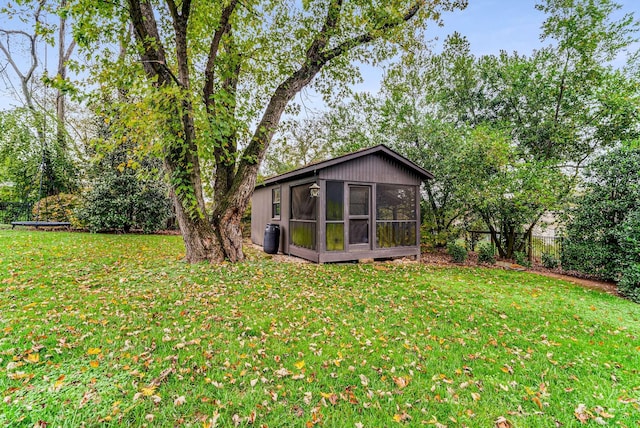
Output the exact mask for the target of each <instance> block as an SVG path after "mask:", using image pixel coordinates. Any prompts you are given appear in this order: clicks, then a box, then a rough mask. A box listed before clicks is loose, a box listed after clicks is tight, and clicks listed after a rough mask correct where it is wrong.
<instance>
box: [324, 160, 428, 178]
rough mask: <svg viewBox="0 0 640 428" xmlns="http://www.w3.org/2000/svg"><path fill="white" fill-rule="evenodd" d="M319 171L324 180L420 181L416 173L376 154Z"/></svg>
mask: <svg viewBox="0 0 640 428" xmlns="http://www.w3.org/2000/svg"><path fill="white" fill-rule="evenodd" d="M319 173H320V174H319V176H320V178H321V179H324V180H340V181H351V182H362V183H386V184H407V185H419V184H420V183H421V182H422V180H421V179H420V177H418V175H417V174H413V173H411V172H410V171H408V170H407V169H406V168H405V167H404V166H402V165H400V164H398V163H396V162H393V161H392V160H390V159H388V158H385V157H382V156H380V155H377V154H375V155H371V156H363V157H361V158H358V159H353V160H351V161H348V162H345V163H341V164H338V165H334V166H331V167H329V168H326V169H323V170H321V171H319Z"/></svg>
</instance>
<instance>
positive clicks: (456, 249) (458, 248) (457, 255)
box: [447, 242, 467, 263]
mask: <svg viewBox="0 0 640 428" xmlns="http://www.w3.org/2000/svg"><path fill="white" fill-rule="evenodd" d="M447 253H449V255H450V256H451V257H452V258H453V261H454V262H456V263H463V262H464V261H465V260H467V249H466V248H464V247H463V246H462V245H459V244H456V243H455V242H449V243H448V244H447Z"/></svg>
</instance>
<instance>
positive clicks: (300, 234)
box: [289, 184, 318, 250]
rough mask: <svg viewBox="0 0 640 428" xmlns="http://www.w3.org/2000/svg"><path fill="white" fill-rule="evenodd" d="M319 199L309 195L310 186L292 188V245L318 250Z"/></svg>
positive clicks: (290, 234) (290, 222) (290, 223)
mask: <svg viewBox="0 0 640 428" xmlns="http://www.w3.org/2000/svg"><path fill="white" fill-rule="evenodd" d="M317 200H318V198H312V197H311V195H309V184H303V185H302V186H295V187H292V188H291V220H290V221H289V239H290V241H289V242H290V243H291V244H293V245H295V246H297V247H302V248H308V249H310V250H315V249H316V210H317V208H316V205H317Z"/></svg>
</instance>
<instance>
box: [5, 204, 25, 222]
mask: <svg viewBox="0 0 640 428" xmlns="http://www.w3.org/2000/svg"><path fill="white" fill-rule="evenodd" d="M25 220H31V204H29V203H24V202H1V201H0V224H9V223H11V222H12V221H25Z"/></svg>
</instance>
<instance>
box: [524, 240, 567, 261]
mask: <svg viewBox="0 0 640 428" xmlns="http://www.w3.org/2000/svg"><path fill="white" fill-rule="evenodd" d="M531 253H532V255H533V258H534V259H538V260H540V259H541V258H542V254H550V255H552V256H553V257H555V258H556V259H560V255H561V254H562V236H542V235H533V236H532V237H531Z"/></svg>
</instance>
